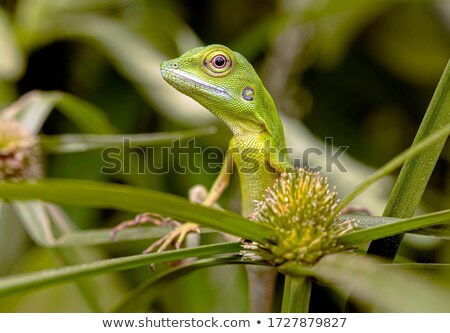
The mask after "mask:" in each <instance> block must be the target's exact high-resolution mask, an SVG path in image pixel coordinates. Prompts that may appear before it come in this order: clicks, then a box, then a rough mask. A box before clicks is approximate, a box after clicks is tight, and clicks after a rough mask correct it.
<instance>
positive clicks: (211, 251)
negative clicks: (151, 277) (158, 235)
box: [0, 242, 241, 296]
mask: <svg viewBox="0 0 450 333" xmlns="http://www.w3.org/2000/svg"><path fill="white" fill-rule="evenodd" d="M240 250H241V243H240V242H236V243H223V244H214V245H205V246H200V247H195V248H188V249H181V250H174V251H166V252H162V253H152V254H141V255H135V256H130V257H124V258H115V259H108V260H101V261H96V262H92V263H88V264H82V265H75V266H67V267H63V268H57V269H49V270H44V271H40V272H36V273H26V274H20V275H13V276H8V277H6V278H0V296H5V295H9V294H12V293H15V292H19V291H25V290H31V289H36V288H41V287H44V286H48V285H55V284H57V283H61V282H64V281H70V280H74V279H78V278H81V277H86V276H90V275H97V274H102V273H107V272H113V271H120V270H126V269H131V268H136V267H141V266H145V265H150V264H152V263H153V264H155V263H159V262H164V261H175V260H180V259H185V258H190V257H202V256H210V255H215V254H224V253H233V252H239V251H240ZM149 269H150V268H149Z"/></svg>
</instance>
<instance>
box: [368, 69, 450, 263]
mask: <svg viewBox="0 0 450 333" xmlns="http://www.w3.org/2000/svg"><path fill="white" fill-rule="evenodd" d="M445 125H450V60H449V61H448V62H447V66H446V68H445V70H444V73H443V74H442V77H441V80H440V81H439V83H438V86H437V88H436V91H435V92H434V95H433V98H432V99H431V102H430V105H429V107H428V110H427V112H426V113H425V116H424V118H423V120H422V123H421V124H420V128H419V130H418V132H417V134H416V137H415V138H414V142H413V144H412V146H411V150H414V148H416V147H418V146H419V145H420V143H421V142H423V141H424V140H426V138H429V137H431V135H432V134H436V133H438V132H439V130H440V129H442V128H443V127H444V126H445ZM447 136H448V135H447ZM447 136H444V137H441V138H440V139H439V140H436V141H435V142H434V144H433V145H431V146H429V147H428V148H427V149H426V150H421V151H420V153H419V154H417V155H414V156H409V157H408V158H407V160H406V161H405V164H404V165H403V167H402V169H401V171H400V174H399V176H398V178H397V181H396V182H395V185H394V188H393V189H392V192H391V195H390V196H389V200H388V202H387V205H386V208H385V210H384V212H383V216H390V217H406V218H407V217H411V216H413V215H414V212H415V211H416V208H417V206H418V205H419V202H420V199H421V198H422V195H423V192H424V191H425V188H426V186H427V184H428V180H429V179H430V177H431V174H432V173H433V170H434V167H435V165H436V162H437V160H438V158H439V156H440V154H441V152H442V149H443V147H444V144H445V142H446V141H447ZM402 238H403V235H398V236H395V237H392V238H388V239H384V240H383V239H381V240H377V241H375V242H373V243H372V244H370V246H369V249H368V251H367V252H368V253H369V254H374V255H381V256H383V257H385V258H390V259H393V258H394V257H395V255H396V253H397V249H398V248H399V246H400V242H401V240H402Z"/></svg>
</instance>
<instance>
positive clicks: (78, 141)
mask: <svg viewBox="0 0 450 333" xmlns="http://www.w3.org/2000/svg"><path fill="white" fill-rule="evenodd" d="M215 130H216V128H215V127H206V128H198V129H192V130H186V131H178V132H163V133H142V134H117V135H102V134H63V135H41V136H40V143H41V146H42V148H43V150H44V151H46V152H49V153H59V154H60V153H74V152H85V151H89V150H94V149H102V148H109V147H118V148H121V149H122V150H123V148H124V146H125V140H129V142H130V144H131V145H132V146H133V147H142V146H149V145H151V146H155V145H162V144H167V143H172V142H173V141H174V140H179V139H186V138H192V137H197V136H201V135H208V134H214V133H215Z"/></svg>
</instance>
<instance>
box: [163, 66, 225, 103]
mask: <svg viewBox="0 0 450 333" xmlns="http://www.w3.org/2000/svg"><path fill="white" fill-rule="evenodd" d="M161 75H162V77H164V78H169V80H170V75H173V76H175V77H176V78H178V79H181V80H183V81H187V82H191V83H193V84H195V85H199V86H200V87H203V88H205V89H207V90H211V91H213V92H214V93H216V94H219V95H222V96H223V97H227V98H231V95H230V94H229V93H228V92H227V91H226V90H225V89H223V88H220V87H217V86H213V85H211V84H209V83H208V82H206V81H204V80H202V79H200V78H198V77H196V76H193V75H191V74H189V73H186V72H183V71H181V70H179V69H173V68H164V69H161Z"/></svg>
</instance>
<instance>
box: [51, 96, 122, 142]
mask: <svg viewBox="0 0 450 333" xmlns="http://www.w3.org/2000/svg"><path fill="white" fill-rule="evenodd" d="M46 94H51V95H53V94H56V95H57V96H58V97H59V99H58V103H57V108H58V110H60V111H61V112H62V113H63V114H64V115H65V116H66V117H67V118H69V119H70V120H71V121H72V122H73V123H74V124H75V125H76V126H77V127H78V128H79V129H80V130H81V131H82V132H85V133H95V134H114V133H117V132H118V131H117V129H116V128H115V127H114V126H113V125H112V124H111V123H110V122H109V120H108V117H107V116H106V113H105V112H104V111H103V110H101V109H99V108H98V107H96V106H95V105H93V104H91V103H89V102H87V101H84V100H82V99H80V98H78V97H75V96H73V95H69V94H66V93H63V92H48V93H46Z"/></svg>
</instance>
